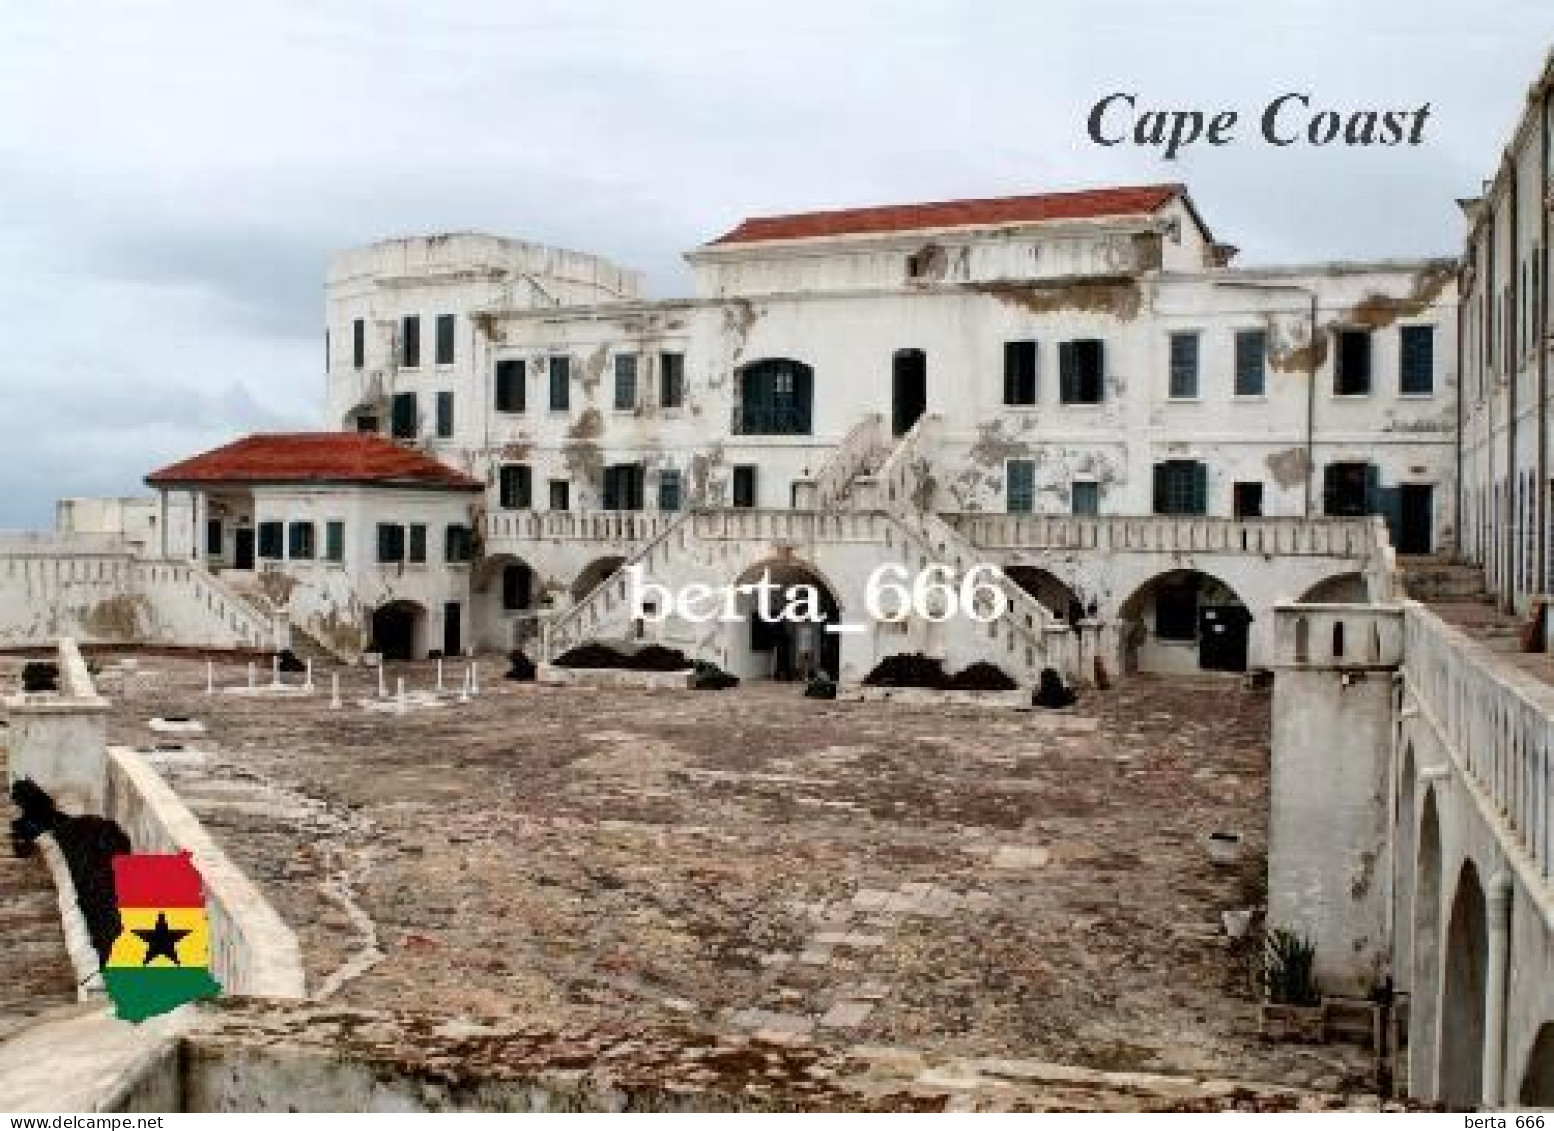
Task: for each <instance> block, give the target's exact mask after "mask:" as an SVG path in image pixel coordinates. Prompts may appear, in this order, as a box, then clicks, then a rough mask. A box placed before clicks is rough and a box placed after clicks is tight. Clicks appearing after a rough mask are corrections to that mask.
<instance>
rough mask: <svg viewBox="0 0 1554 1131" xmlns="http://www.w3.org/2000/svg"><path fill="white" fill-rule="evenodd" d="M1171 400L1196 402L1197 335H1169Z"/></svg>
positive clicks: (1195, 333)
mask: <svg viewBox="0 0 1554 1131" xmlns="http://www.w3.org/2000/svg"><path fill="white" fill-rule="evenodd" d="M1170 395H1171V399H1172V400H1196V399H1197V397H1198V333H1197V331H1196V330H1194V331H1191V332H1180V333H1175V334H1172V335H1171V394H1170Z"/></svg>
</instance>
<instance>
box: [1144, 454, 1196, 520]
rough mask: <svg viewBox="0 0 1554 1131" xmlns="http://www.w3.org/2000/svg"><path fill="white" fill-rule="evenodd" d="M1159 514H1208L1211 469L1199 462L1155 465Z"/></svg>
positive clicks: (1187, 460)
mask: <svg viewBox="0 0 1554 1131" xmlns="http://www.w3.org/2000/svg"><path fill="white" fill-rule="evenodd" d="M1154 496H1155V497H1154V510H1155V513H1156V514H1168V515H1198V514H1207V513H1208V497H1209V469H1208V467H1207V466H1206V465H1204V464H1202V463H1200V462H1198V461H1197V460H1189V459H1173V460H1166V461H1165V462H1164V463H1157V464H1155V476H1154Z"/></svg>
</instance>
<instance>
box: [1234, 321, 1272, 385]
mask: <svg viewBox="0 0 1554 1131" xmlns="http://www.w3.org/2000/svg"><path fill="white" fill-rule="evenodd" d="M1267 377H1268V335H1267V333H1266V332H1265V331H1263V330H1238V331H1236V396H1238V397H1260V396H1262V395H1263V390H1264V388H1265V387H1266V384H1267Z"/></svg>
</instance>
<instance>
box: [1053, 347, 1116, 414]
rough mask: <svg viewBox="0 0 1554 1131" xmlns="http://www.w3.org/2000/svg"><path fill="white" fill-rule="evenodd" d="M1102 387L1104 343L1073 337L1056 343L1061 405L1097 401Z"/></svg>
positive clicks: (1104, 370) (1100, 397) (1104, 363)
mask: <svg viewBox="0 0 1554 1131" xmlns="http://www.w3.org/2000/svg"><path fill="white" fill-rule="evenodd" d="M1105 387H1106V350H1105V343H1103V342H1102V341H1101V340H1100V339H1099V338H1076V339H1075V340H1073V341H1071V342H1062V343H1060V344H1059V345H1058V396H1059V399H1060V400H1061V401H1062V402H1063V403H1064V404H1100V403H1101V399H1102V397H1103V395H1104V392H1105Z"/></svg>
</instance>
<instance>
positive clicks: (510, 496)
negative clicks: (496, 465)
mask: <svg viewBox="0 0 1554 1131" xmlns="http://www.w3.org/2000/svg"><path fill="white" fill-rule="evenodd" d="M531 483H532V478H531V474H530V470H529V466H528V464H523V463H507V464H503V465H502V467H501V469H500V470H499V471H498V472H497V498H498V502H499V503H500V504H501V506H502V508H503V509H504V510H520V509H525V508H528V507H529V506H532V505H533V498H532V490H531Z"/></svg>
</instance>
